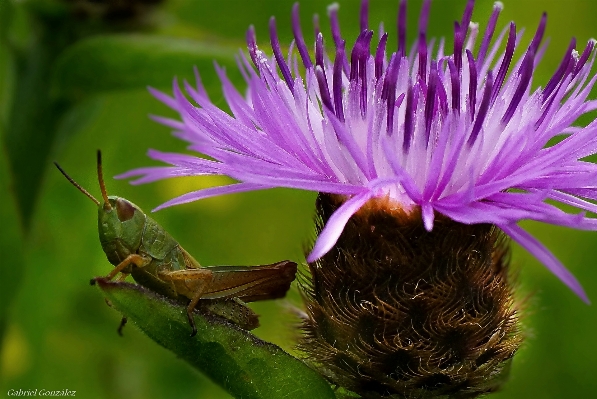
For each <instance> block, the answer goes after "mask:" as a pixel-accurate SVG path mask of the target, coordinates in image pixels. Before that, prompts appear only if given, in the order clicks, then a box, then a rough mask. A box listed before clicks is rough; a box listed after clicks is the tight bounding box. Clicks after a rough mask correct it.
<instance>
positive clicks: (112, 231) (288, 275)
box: [56, 151, 296, 336]
mask: <svg viewBox="0 0 597 399" xmlns="http://www.w3.org/2000/svg"><path fill="white" fill-rule="evenodd" d="M56 166H57V167H58V169H59V170H60V171H61V172H62V174H63V175H64V176H65V177H66V178H67V179H68V180H69V181H70V182H71V183H72V184H73V185H74V186H75V187H77V188H78V189H79V190H80V191H81V192H83V193H84V194H85V195H87V196H88V197H89V198H91V199H92V200H93V201H94V202H95V203H96V204H97V205H98V230H99V238H100V242H101V245H102V248H103V250H104V252H105V253H106V256H107V258H108V260H109V261H110V263H112V264H113V265H114V266H115V267H114V269H113V270H112V271H111V272H110V273H109V274H108V275H107V276H106V277H105V278H106V279H108V280H111V279H113V278H114V277H116V276H117V275H118V274H120V279H124V278H126V276H128V275H131V276H132V277H133V279H134V280H135V281H136V282H137V283H139V284H141V285H143V286H145V287H146V288H149V289H150V290H152V291H155V292H157V293H159V294H162V295H164V296H166V297H168V298H172V299H175V300H179V301H185V302H188V306H187V316H188V319H189V324H190V325H191V327H192V333H191V336H193V335H195V334H196V332H197V330H196V328H195V323H194V321H193V316H192V313H193V310H194V309H195V308H196V307H197V305H198V304H199V302H200V300H212V301H213V303H212V304H210V305H208V306H207V309H208V310H209V311H211V312H212V313H216V314H218V315H221V316H223V317H225V318H227V319H229V320H231V321H233V322H235V323H236V324H239V325H240V326H241V327H243V328H245V329H252V328H254V327H256V326H257V325H258V322H257V316H256V315H255V314H254V313H253V312H252V310H251V309H250V308H248V307H247V306H246V305H244V302H243V301H245V302H252V301H258V300H266V299H276V298H281V297H283V296H285V295H286V291H288V289H289V288H290V283H291V282H292V281H293V280H294V278H295V275H296V263H294V262H290V261H282V262H278V263H274V264H271V265H262V266H213V267H202V266H201V265H200V264H199V262H197V261H196V260H195V259H194V258H193V257H192V256H191V255H190V254H189V253H188V252H187V251H185V250H184V249H183V248H182V247H181V246H180V244H178V242H177V241H176V240H175V239H174V238H172V236H171V235H170V234H168V232H166V231H165V230H164V229H163V228H162V227H161V226H160V225H159V224H158V223H157V222H156V221H155V220H153V219H152V218H150V217H149V216H147V215H146V214H145V212H143V211H142V210H141V208H139V207H138V206H137V205H135V204H133V203H132V202H130V201H128V200H126V199H124V198H122V197H117V196H108V195H107V193H106V189H105V186H104V182H103V177H102V171H101V154H100V152H99V151H98V178H99V182H100V188H101V191H102V197H103V199H104V203H103V204H101V203H100V202H99V201H98V200H96V199H95V198H94V197H93V196H92V195H91V194H89V193H88V192H87V191H86V190H85V189H83V188H82V187H81V186H80V185H79V184H77V183H76V182H75V181H74V180H73V179H72V178H71V177H70V176H68V175H67V174H66V172H64V171H63V170H62V168H60V166H59V165H58V164H56ZM92 281H93V280H92ZM202 302H204V301H202Z"/></svg>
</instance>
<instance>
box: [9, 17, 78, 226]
mask: <svg viewBox="0 0 597 399" xmlns="http://www.w3.org/2000/svg"><path fill="white" fill-rule="evenodd" d="M30 19H31V22H32V37H31V41H30V42H29V43H28V45H27V46H26V47H25V48H23V49H16V48H13V56H14V63H15V74H14V80H15V81H14V85H13V87H14V88H15V92H14V96H13V101H12V107H11V109H10V113H9V116H8V123H7V125H6V134H5V140H6V141H5V143H6V148H7V153H8V156H9V159H10V166H11V169H12V179H13V187H14V190H15V194H16V198H17V203H18V208H19V212H20V215H21V220H22V223H23V228H24V231H25V233H27V231H28V230H29V226H30V225H31V218H32V215H33V212H34V207H35V203H36V200H37V195H38V192H39V190H40V188H41V185H42V184H41V183H42V179H43V176H44V172H45V170H46V166H47V163H48V156H49V154H50V150H51V148H52V144H53V141H54V138H55V135H56V131H57V129H56V127H57V124H58V121H59V120H60V118H61V117H62V115H63V114H64V112H65V111H66V110H67V108H68V107H67V104H66V103H65V102H64V101H61V100H60V99H57V98H52V95H51V93H50V81H51V79H50V77H51V73H52V66H53V64H54V62H55V61H56V59H57V57H58V55H59V54H60V53H61V52H62V51H63V50H64V49H65V48H66V47H67V46H68V45H69V44H71V43H73V42H74V41H75V40H76V38H75V37H74V35H73V34H72V33H71V32H72V31H71V28H70V23H69V21H68V13H59V14H57V15H43V14H36V13H31V14H30ZM23 153H24V154H27V156H22V155H19V154H23Z"/></svg>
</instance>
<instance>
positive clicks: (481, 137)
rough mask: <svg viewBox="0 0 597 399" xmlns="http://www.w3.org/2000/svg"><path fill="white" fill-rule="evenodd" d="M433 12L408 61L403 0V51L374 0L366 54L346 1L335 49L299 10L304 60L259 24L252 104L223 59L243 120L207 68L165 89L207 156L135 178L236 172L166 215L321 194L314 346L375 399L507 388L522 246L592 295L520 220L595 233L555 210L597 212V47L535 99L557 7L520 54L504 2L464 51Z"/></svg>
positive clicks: (227, 89) (346, 380) (337, 377)
mask: <svg viewBox="0 0 597 399" xmlns="http://www.w3.org/2000/svg"><path fill="white" fill-rule="evenodd" d="M430 3H431V2H430V1H429V0H425V1H424V3H423V7H422V10H421V13H420V17H419V33H418V37H417V38H416V40H415V43H414V45H413V46H412V47H411V48H410V50H409V49H408V48H407V46H406V42H407V39H406V33H405V32H406V1H405V0H401V1H400V2H399V12H398V47H397V49H396V50H395V51H394V50H390V49H388V48H387V38H388V34H387V33H381V34H380V35H379V36H378V38H377V39H374V33H373V31H372V30H370V29H369V25H368V1H366V0H364V1H363V2H362V6H361V14H360V28H361V29H360V31H361V33H360V34H359V36H358V37H357V39H356V42H355V44H354V46H353V47H352V49H349V48H347V45H346V42H345V40H344V39H343V38H342V35H341V33H340V27H339V23H338V6H337V5H332V6H330V7H329V8H328V13H329V17H330V21H331V26H332V32H331V33H332V35H331V36H332V39H333V40H332V43H333V50H329V46H328V50H326V48H325V47H324V35H323V34H322V33H321V32H320V31H319V28H318V26H316V28H315V33H316V42H315V51H314V56H312V55H311V54H310V52H309V49H308V46H307V44H306V43H305V40H304V37H303V34H302V31H301V27H300V23H299V11H298V5H295V6H294V8H293V13H292V17H293V19H292V21H293V22H292V30H293V33H294V37H295V40H294V43H293V46H291V49H290V51H289V53H288V55H287V56H286V57H285V56H284V54H283V52H282V49H281V47H280V44H279V41H278V38H277V29H276V24H275V19H273V18H272V19H271V20H270V38H271V47H272V50H273V56H267V55H265V54H264V53H263V52H262V51H261V50H260V49H259V48H258V47H257V44H256V37H255V32H254V30H253V28H250V29H249V31H248V33H247V42H248V49H249V56H250V57H249V58H247V57H246V56H245V55H244V54H242V53H241V56H240V57H239V62H238V64H239V68H240V70H241V72H242V74H243V76H244V78H245V80H246V82H247V85H248V90H247V93H246V95H245V96H243V95H241V94H240V93H239V92H238V91H237V90H236V89H235V88H234V87H233V85H232V84H231V83H230V81H229V80H228V78H227V77H226V74H225V72H224V70H223V69H222V68H219V67H216V68H217V72H218V74H219V77H220V79H221V81H222V86H223V92H224V95H225V98H226V100H227V103H228V105H229V107H230V110H231V111H232V114H231V115H230V114H227V113H226V112H224V111H223V110H221V109H219V108H217V107H216V106H215V105H214V104H213V103H212V102H211V101H210V100H209V98H208V96H207V94H206V92H205V90H204V88H203V86H202V85H201V80H200V78H199V75H198V74H197V85H196V87H192V86H191V85H189V84H187V83H186V82H185V84H184V88H185V91H186V93H187V95H188V96H189V97H190V98H191V100H192V101H189V100H188V99H187V97H186V96H185V94H183V92H182V90H181V88H180V87H179V85H178V84H177V83H176V82H175V84H174V88H173V92H174V96H173V97H170V96H168V95H166V94H164V93H161V92H158V91H156V90H152V92H153V94H154V95H155V96H156V97H157V98H158V99H160V100H161V101H163V102H164V103H165V104H167V105H168V106H170V107H171V108H173V109H174V110H176V111H177V112H179V114H180V118H181V120H180V121H177V120H171V119H167V118H161V117H158V118H156V120H157V121H158V122H161V123H163V124H165V125H167V126H169V127H171V128H173V129H174V130H175V133H174V134H175V135H176V136H177V137H179V138H181V139H183V140H185V141H187V142H189V143H190V145H189V149H190V150H193V151H196V152H198V153H201V154H204V155H207V156H208V157H209V158H204V157H200V156H192V155H183V154H172V153H162V152H159V151H155V150H150V151H149V156H150V157H151V158H153V159H156V160H159V161H163V162H165V163H168V164H170V165H171V166H167V167H147V168H140V169H136V170H133V171H130V172H127V173H125V174H123V175H121V176H120V177H123V178H124V177H133V176H141V177H140V178H138V179H137V180H135V181H133V183H146V182H151V181H155V180H159V179H164V178H170V177H178V176H196V175H210V174H218V175H228V176H230V177H232V178H234V179H236V180H238V183H236V184H231V185H228V186H221V187H215V188H208V189H204V190H199V191H195V192H191V193H188V194H185V195H182V196H180V197H178V198H175V199H173V200H171V201H168V202H166V203H165V204H163V205H161V206H159V207H158V208H157V209H161V208H164V207H167V206H171V205H177V204H183V203H187V202H190V201H195V200H199V199H202V198H207V197H211V196H216V195H223V194H228V193H236V192H243V191H251V190H261V189H267V188H272V187H289V188H296V189H304V190H312V191H316V192H319V193H320V194H319V197H318V202H317V222H318V224H317V231H318V237H317V240H316V242H315V244H314V246H313V249H312V251H311V252H310V254H309V255H308V257H307V261H308V262H309V266H310V270H311V277H310V278H309V279H308V282H307V284H306V286H305V292H306V297H307V300H308V303H307V309H308V318H307V320H306V321H305V325H304V330H305V338H304V339H303V341H302V342H301V344H300V346H301V348H303V349H304V350H305V351H306V352H307V353H308V354H309V356H311V360H312V361H313V363H314V364H316V365H317V366H318V367H319V369H320V371H321V372H322V373H323V374H324V375H326V376H327V377H328V378H329V379H330V380H331V381H333V382H335V383H336V384H339V385H342V386H345V387H347V388H349V389H352V390H354V391H356V392H359V393H361V394H362V395H364V396H371V397H375V396H376V395H377V396H385V395H398V396H399V397H405V396H406V397H431V396H434V395H453V396H454V397H474V396H476V395H478V394H481V393H484V392H488V391H491V390H494V389H496V388H497V387H499V385H500V382H501V378H502V377H503V376H504V375H505V373H506V372H507V366H508V363H509V359H510V358H511V357H512V356H513V355H514V353H515V352H516V350H517V348H518V347H519V345H520V340H521V337H520V334H519V327H518V317H519V310H518V304H517V301H516V300H515V299H514V297H513V288H512V282H511V276H510V273H509V271H508V257H507V246H506V240H505V237H510V238H511V239H513V240H514V241H516V242H518V243H519V244H520V245H521V246H522V247H524V248H526V249H527V250H528V251H529V252H530V253H531V254H533V255H534V256H535V257H537V258H538V259H539V260H540V261H541V262H542V263H543V264H544V265H545V266H546V267H547V268H548V269H549V270H550V271H551V272H553V273H554V274H555V275H556V276H557V277H558V278H560V279H561V280H562V282H564V283H565V284H566V285H567V286H568V287H570V288H571V289H572V290H573V291H574V292H575V293H576V294H577V295H578V296H580V297H581V298H582V299H583V300H584V301H586V302H588V299H587V296H586V294H585V292H584V291H583V289H582V287H581V286H580V284H579V283H578V281H577V280H576V279H575V278H574V277H573V276H572V274H571V273H570V272H569V271H568V270H567V269H566V268H565V267H564V266H563V265H562V264H561V263H560V262H559V261H558V260H557V259H556V258H555V257H554V256H553V255H552V254H551V253H550V252H549V250H548V249H547V248H545V247H544V246H543V245H542V244H541V243H540V242H538V241H537V240H536V239H535V238H534V237H532V236H531V235H530V234H528V233H527V232H526V231H524V230H523V229H522V228H520V227H519V226H518V225H517V223H518V222H519V221H521V220H525V219H528V220H536V221H540V222H544V223H550V224H555V225H561V226H567V227H572V228H577V229H587V230H596V229H597V221H596V220H595V219H592V218H589V217H586V216H585V215H584V213H582V212H581V213H579V214H569V213H566V212H564V211H562V210H560V209H559V208H558V207H556V206H555V205H553V204H552V203H553V202H556V203H561V204H566V205H570V206H572V207H575V208H578V209H579V210H581V211H590V212H595V211H596V210H597V206H596V205H595V204H593V203H591V202H590V200H596V199H597V185H596V184H595V182H596V181H597V166H596V165H594V164H592V163H589V162H585V161H582V159H583V158H585V157H587V156H589V155H591V154H593V153H595V152H597V120H594V121H593V122H591V123H589V124H588V125H587V126H586V127H581V126H574V125H573V123H574V122H575V121H576V120H577V119H578V118H579V117H580V116H582V115H584V114H586V113H588V112H590V111H592V110H594V109H596V108H597V102H595V101H591V100H588V99H587V96H588V94H589V92H590V90H591V88H592V86H593V85H594V83H595V79H597V76H595V75H591V67H592V65H593V61H594V57H595V53H594V51H593V50H594V47H595V42H594V41H593V40H591V41H589V42H588V43H587V44H586V46H585V47H584V50H582V51H581V52H580V53H579V52H577V50H576V42H575V40H574V39H573V40H571V42H570V45H569V47H568V49H567V51H566V53H565V54H564V56H563V58H562V61H561V63H560V65H559V67H558V68H557V70H556V71H555V72H554V73H553V75H552V77H551V78H550V80H549V81H548V83H547V84H546V85H545V86H544V87H538V88H535V89H533V88H532V86H533V85H532V78H533V73H534V71H535V68H536V67H537V65H538V64H539V61H540V59H541V57H542V55H543V53H544V51H545V45H542V44H541V43H542V39H543V34H544V31H545V26H546V15H545V14H544V15H543V17H542V18H541V19H540V22H539V26H538V28H537V30H536V31H535V33H534V35H533V37H532V39H531V41H530V44H529V45H528V46H527V47H525V48H524V53H523V55H522V57H521V58H520V59H518V60H517V61H516V60H514V58H513V55H514V52H515V49H516V48H517V47H520V42H521V33H520V32H519V31H517V29H516V26H515V24H514V23H510V24H509V25H507V26H506V27H505V28H504V29H503V30H502V31H501V32H500V33H497V34H496V26H497V20H498V16H499V14H500V11H501V9H502V4H501V3H499V2H498V3H495V6H494V9H493V12H492V14H491V16H490V19H489V23H488V25H487V27H486V28H485V30H484V32H482V35H481V36H480V33H481V32H479V29H478V25H477V24H474V23H471V18H472V14H473V6H474V1H473V0H469V1H468V3H467V5H466V8H465V11H464V14H463V16H462V20H461V21H459V22H455V23H454V48H453V51H449V49H446V48H445V45H444V41H443V40H440V41H439V42H438V43H437V44H436V41H435V40H428V37H427V24H428V15H429V12H430ZM477 42H479V43H478V45H477ZM504 42H505V50H504V51H503V53H501V52H500V49H501V48H502V47H501V46H502V44H503V43H504ZM372 46H373V50H371V47H372ZM475 49H476V50H475ZM193 102H194V103H195V104H194V103H193ZM548 200H549V201H550V202H547V201H548ZM504 234H505V235H504ZM429 395H431V396H429Z"/></svg>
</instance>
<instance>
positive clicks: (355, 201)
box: [307, 191, 372, 263]
mask: <svg viewBox="0 0 597 399" xmlns="http://www.w3.org/2000/svg"><path fill="white" fill-rule="evenodd" d="M371 197H372V193H371V192H370V191H366V192H362V193H361V194H357V195H355V196H354V197H352V198H351V199H349V200H348V201H346V202H345V203H344V204H342V206H341V207H340V208H338V209H337V210H336V212H334V214H333V215H332V216H331V217H330V219H329V220H328V222H327V224H326V225H325V227H324V228H323V230H322V231H321V233H320V234H319V237H317V241H315V245H314V246H313V250H312V251H311V253H310V254H309V256H308V257H307V262H309V263H312V262H315V261H316V260H317V259H319V258H321V257H322V256H323V255H325V254H326V253H327V252H328V251H329V250H330V249H332V247H333V246H334V244H336V241H338V238H339V237H340V234H342V230H344V226H346V223H348V219H350V217H351V216H352V215H354V214H355V213H356V212H357V211H358V210H359V209H360V208H361V207H362V206H363V205H364V204H365V202H367V201H369V199H370V198H371Z"/></svg>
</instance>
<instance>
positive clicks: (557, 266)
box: [498, 224, 591, 304]
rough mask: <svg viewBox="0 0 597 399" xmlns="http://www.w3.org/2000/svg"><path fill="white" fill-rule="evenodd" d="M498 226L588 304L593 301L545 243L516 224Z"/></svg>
mask: <svg viewBox="0 0 597 399" xmlns="http://www.w3.org/2000/svg"><path fill="white" fill-rule="evenodd" d="M498 227H499V228H500V229H502V231H503V232H504V233H506V234H507V235H509V236H510V237H512V239H513V240H514V241H516V242H517V243H519V244H520V245H521V246H522V247H523V248H525V249H526V250H527V251H529V252H530V253H531V254H532V255H533V256H534V257H536V258H537V259H538V260H539V261H540V262H541V263H543V264H544V265H545V267H547V268H548V269H549V270H550V271H551V272H552V273H553V274H555V275H556V277H557V278H559V279H560V280H561V281H562V282H563V283H564V284H566V285H567V286H568V287H569V288H570V289H571V290H572V291H573V292H574V293H575V294H576V295H578V296H579V297H580V298H581V299H582V300H583V301H584V302H586V303H587V304H590V303H591V301H589V298H588V297H587V294H586V293H585V291H584V289H583V288H582V286H581V285H580V283H579V282H578V280H576V277H574V276H573V275H572V273H570V272H569V271H568V269H566V268H565V267H564V265H562V263H560V261H559V260H558V259H557V258H556V257H555V256H554V255H553V254H552V253H551V252H549V250H548V249H547V248H545V247H544V246H543V244H541V243H540V242H539V241H537V239H536V238H535V237H533V236H532V235H530V234H529V233H527V232H526V231H524V230H523V229H522V228H520V227H519V226H517V225H515V224H509V225H500V226H498Z"/></svg>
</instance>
